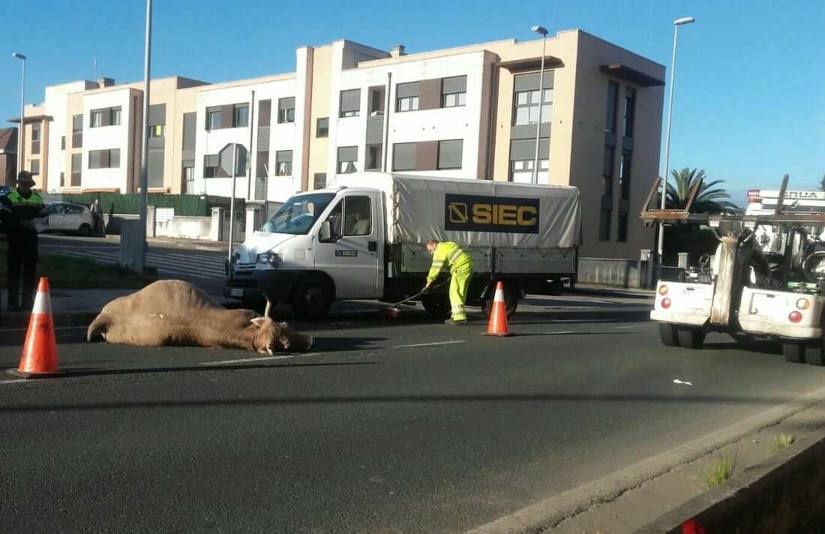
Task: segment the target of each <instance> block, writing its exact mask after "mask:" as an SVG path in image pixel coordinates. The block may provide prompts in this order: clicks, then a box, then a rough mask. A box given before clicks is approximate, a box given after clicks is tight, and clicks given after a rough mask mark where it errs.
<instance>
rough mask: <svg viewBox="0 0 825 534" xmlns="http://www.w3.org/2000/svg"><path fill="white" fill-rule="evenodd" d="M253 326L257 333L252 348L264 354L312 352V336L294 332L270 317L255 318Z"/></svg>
mask: <svg viewBox="0 0 825 534" xmlns="http://www.w3.org/2000/svg"><path fill="white" fill-rule="evenodd" d="M252 325H253V326H254V327H255V328H257V331H256V332H255V333H254V335H253V336H252V348H253V349H254V350H255V351H256V352H260V353H262V354H269V355H273V354H275V353H276V352H308V351H310V350H312V345H313V339H312V336H306V335H303V334H299V333H297V332H293V331H292V329H290V328H289V325H288V324H286V323H277V322H275V321H273V320H272V319H270V318H269V317H255V318H254V319H252Z"/></svg>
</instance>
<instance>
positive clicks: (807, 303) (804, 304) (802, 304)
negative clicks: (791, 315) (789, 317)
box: [796, 299, 811, 310]
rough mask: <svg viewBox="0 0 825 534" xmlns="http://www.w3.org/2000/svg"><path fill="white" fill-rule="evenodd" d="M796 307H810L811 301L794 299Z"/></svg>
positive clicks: (805, 308)
mask: <svg viewBox="0 0 825 534" xmlns="http://www.w3.org/2000/svg"><path fill="white" fill-rule="evenodd" d="M796 307H797V308H798V309H800V310H807V309H808V308H810V307H811V301H810V300H808V299H799V300H797V301H796Z"/></svg>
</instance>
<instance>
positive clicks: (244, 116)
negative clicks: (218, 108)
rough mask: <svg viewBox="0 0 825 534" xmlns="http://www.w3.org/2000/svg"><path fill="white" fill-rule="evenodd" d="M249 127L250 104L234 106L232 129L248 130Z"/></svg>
mask: <svg viewBox="0 0 825 534" xmlns="http://www.w3.org/2000/svg"><path fill="white" fill-rule="evenodd" d="M247 126H249V104H235V105H234V106H232V127H233V128H246V127H247Z"/></svg>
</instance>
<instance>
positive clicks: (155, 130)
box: [149, 124, 164, 137]
mask: <svg viewBox="0 0 825 534" xmlns="http://www.w3.org/2000/svg"><path fill="white" fill-rule="evenodd" d="M163 130H164V125H163V124H155V125H154V126H150V127H149V137H163Z"/></svg>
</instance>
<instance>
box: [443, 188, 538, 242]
mask: <svg viewBox="0 0 825 534" xmlns="http://www.w3.org/2000/svg"><path fill="white" fill-rule="evenodd" d="M539 206H540V203H539V199H537V198H515V197H492V196H482V195H452V194H448V195H445V201H444V209H445V210H446V213H445V216H444V228H445V229H446V230H459V231H462V230H463V231H466V232H502V233H519V234H537V233H539Z"/></svg>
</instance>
